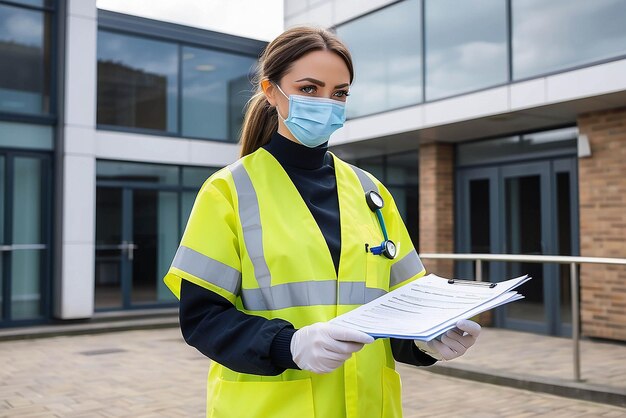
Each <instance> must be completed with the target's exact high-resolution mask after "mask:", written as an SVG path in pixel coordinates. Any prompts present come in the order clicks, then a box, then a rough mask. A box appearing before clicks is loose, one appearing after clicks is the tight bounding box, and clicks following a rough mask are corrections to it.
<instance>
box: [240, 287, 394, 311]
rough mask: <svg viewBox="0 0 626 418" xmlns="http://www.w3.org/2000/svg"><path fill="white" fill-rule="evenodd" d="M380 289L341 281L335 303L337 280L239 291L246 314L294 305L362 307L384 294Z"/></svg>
mask: <svg viewBox="0 0 626 418" xmlns="http://www.w3.org/2000/svg"><path fill="white" fill-rule="evenodd" d="M385 293H386V292H385V290H383V289H373V288H368V287H365V283H363V282H340V283H339V301H337V281H336V280H315V281H308V282H295V283H284V284H278V285H275V286H271V287H269V288H265V289H242V290H241V299H242V302H243V306H244V308H246V309H247V310H249V311H270V310H276V309H285V308H293V307H296V306H320V305H335V304H337V303H339V304H340V305H362V304H364V303H367V302H369V301H372V300H374V299H376V298H377V297H379V296H382V295H384V294H385Z"/></svg>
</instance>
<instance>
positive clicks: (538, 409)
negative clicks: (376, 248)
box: [0, 328, 626, 418]
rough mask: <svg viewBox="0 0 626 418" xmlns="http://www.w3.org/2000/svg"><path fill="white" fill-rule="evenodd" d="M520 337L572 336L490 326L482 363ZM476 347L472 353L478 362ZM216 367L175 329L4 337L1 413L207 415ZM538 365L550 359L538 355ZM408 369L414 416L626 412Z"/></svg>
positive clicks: (592, 370)
mask: <svg viewBox="0 0 626 418" xmlns="http://www.w3.org/2000/svg"><path fill="white" fill-rule="evenodd" d="M499 336H500V337H502V336H504V337H506V338H505V339H506V341H500V339H501V338H498V337H499ZM541 338H546V337H539V339H538V341H544V342H545V341H546V340H542V339H541ZM518 340H521V341H522V342H527V343H528V346H527V347H526V350H520V349H517V352H520V353H522V352H525V353H526V354H525V356H526V357H532V356H531V355H530V354H533V353H534V354H535V357H537V356H536V350H539V349H542V350H544V351H545V349H546V348H550V344H555V345H559V344H560V343H562V342H563V341H565V342H567V340H562V339H555V340H557V341H548V343H546V344H548V345H545V344H544V346H542V347H538V346H537V344H539V343H538V342H535V341H534V337H533V336H532V334H521V333H510V332H508V331H507V332H503V331H502V330H485V333H484V337H483V336H481V340H479V345H478V346H477V347H474V348H473V349H472V350H471V351H470V353H471V356H472V357H473V361H474V362H476V363H477V364H482V363H481V362H483V361H485V360H484V358H485V357H489V358H490V360H491V361H492V363H491V364H490V367H495V366H497V365H501V364H505V360H504V359H505V358H506V357H507V356H506V355H505V354H506V353H507V352H508V353H509V354H508V358H509V360H510V358H511V355H515V353H516V351H515V350H513V349H512V348H511V347H514V346H515V345H516V344H518V343H519V342H520V341H518ZM500 345H501V346H502V347H501V348H500ZM586 348H587V347H584V349H586ZM592 348H593V349H594V350H596V349H597V344H596V343H594V345H593V347H592ZM600 348H601V349H602V350H600V351H598V354H594V359H595V364H592V363H590V364H589V365H586V363H585V361H584V360H585V354H586V353H585V352H583V365H584V368H583V376H588V377H589V379H591V380H594V381H605V383H606V381H612V382H614V383H616V384H617V385H618V386H620V385H624V384H625V382H624V376H626V374H622V375H621V376H622V379H620V376H619V374H614V372H611V371H602V370H596V369H602V368H605V367H607V364H610V363H611V361H615V362H621V364H614V366H616V367H617V369H618V372H616V373H619V370H622V371H623V370H624V369H623V368H624V367H626V362H625V361H623V357H620V355H621V354H620V353H623V351H624V350H626V347H624V346H621V345H614V344H607V345H606V347H604V346H602V345H601V347H600ZM496 349H497V351H495V350H496ZM529 349H530V350H529ZM533 349H536V350H533ZM583 351H584V350H583ZM470 353H468V358H467V359H463V361H472V357H470ZM566 354H569V353H565V351H564V350H562V351H555V352H552V354H550V355H549V356H548V357H549V358H548V359H546V360H545V361H546V362H548V364H550V365H554V366H555V367H557V368H560V366H558V364H559V363H563V364H567V359H566V360H565V361H564V362H563V361H561V360H558V359H557V358H561V357H564V356H566ZM596 355H597V356H600V357H596ZM605 357H613V360H609V361H607V360H606V358H605ZM514 358H515V357H514ZM518 359H519V358H518ZM555 359H557V360H558V361H557V360H555ZM458 361H461V359H458ZM509 363H510V361H509ZM519 363H522V362H518V363H517V364H519ZM207 366H208V360H207V359H205V358H204V357H203V356H202V355H200V354H199V353H197V352H196V351H195V350H194V349H193V348H191V347H188V346H187V345H185V343H184V342H183V341H182V339H181V337H180V331H179V330H178V329H175V328H172V329H161V330H143V331H126V332H116V333H108V334H99V335H81V336H67V337H54V338H46V339H35V340H19V341H6V342H2V343H0V417H131V416H132V417H203V416H204V410H205V405H204V402H205V401H204V399H205V382H206V380H205V379H206V371H207ZM516 367H518V366H516ZM519 367H522V366H521V365H520V366H519ZM528 367H530V366H528ZM620 367H622V369H620ZM532 368H533V369H535V368H536V369H542V368H544V365H543V364H540V363H537V364H535V363H533V366H532ZM398 369H399V371H400V373H401V375H402V377H403V382H404V384H403V392H404V411H405V417H406V418H415V417H437V416H455V417H470V416H471V417H536V416H550V417H561V416H562V417H626V409H624V408H619V407H615V406H610V405H603V404H600V403H593V402H586V401H581V400H577V399H568V398H562V397H558V396H552V395H547V394H542V393H536V392H529V391H524V390H519V389H513V388H507V387H499V386H495V385H490V384H486V383H478V382H474V381H468V380H462V379H455V378H451V377H446V376H441V375H437V374H433V373H430V372H428V371H426V370H423V369H417V368H414V367H410V366H403V365H400V366H399V367H398ZM566 369H567V368H566V367H565V366H564V368H563V371H564V372H566V371H567V370H566ZM525 371H526V372H528V370H525ZM537 371H540V370H537Z"/></svg>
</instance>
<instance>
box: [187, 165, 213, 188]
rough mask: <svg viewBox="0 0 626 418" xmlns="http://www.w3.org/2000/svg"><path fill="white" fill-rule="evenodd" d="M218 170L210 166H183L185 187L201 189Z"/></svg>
mask: <svg viewBox="0 0 626 418" xmlns="http://www.w3.org/2000/svg"><path fill="white" fill-rule="evenodd" d="M216 171H217V170H216V169H215V168H209V167H183V187H193V188H194V189H200V187H201V186H202V184H203V183H204V182H205V180H206V179H208V178H209V177H210V176H211V174H213V173H215V172H216Z"/></svg>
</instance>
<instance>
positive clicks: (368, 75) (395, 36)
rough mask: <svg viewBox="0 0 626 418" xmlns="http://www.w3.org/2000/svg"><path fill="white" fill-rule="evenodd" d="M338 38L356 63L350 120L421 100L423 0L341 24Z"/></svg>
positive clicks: (350, 99) (395, 5) (408, 1)
mask: <svg viewBox="0 0 626 418" xmlns="http://www.w3.org/2000/svg"><path fill="white" fill-rule="evenodd" d="M337 35H338V36H339V37H340V38H341V39H342V40H343V41H344V42H345V43H346V44H347V46H348V48H349V49H350V53H351V54H352V58H353V60H354V71H355V78H354V82H353V84H352V87H351V88H350V93H351V97H350V98H349V99H348V104H347V108H346V109H347V114H348V117H350V118H354V117H358V116H364V115H368V114H372V113H377V112H383V111H386V110H391V109H395V108H399V107H402V106H408V105H413V104H417V103H419V102H421V101H422V100H423V94H422V58H421V55H422V48H421V3H420V0H406V1H403V2H400V3H397V4H394V5H392V6H389V7H386V8H384V9H381V10H380V11H377V12H375V13H372V14H370V15H366V16H364V17H362V18H359V19H357V20H354V21H352V22H349V23H346V24H345V25H341V26H339V27H337Z"/></svg>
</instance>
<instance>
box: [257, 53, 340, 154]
mask: <svg viewBox="0 0 626 418" xmlns="http://www.w3.org/2000/svg"><path fill="white" fill-rule="evenodd" d="M279 86H280V88H281V89H282V90H283V92H284V93H285V95H287V97H289V95H291V94H296V95H301V96H307V97H324V98H330V99H333V100H337V101H340V102H345V101H346V98H347V97H348V90H349V88H350V71H349V70H348V66H347V65H346V63H345V62H344V61H343V59H342V58H341V57H340V56H339V55H337V54H336V53H334V52H332V51H328V50H321V51H313V52H309V53H308V54H306V55H303V56H302V57H301V58H300V59H298V60H297V61H295V62H294V63H293V64H292V66H291V68H290V69H289V71H288V72H287V73H286V74H285V75H284V76H283V78H282V79H281V80H280V82H279ZM263 91H264V92H265V95H266V97H267V100H268V101H269V103H270V104H271V105H272V106H276V107H277V110H278V112H279V113H280V115H281V116H282V118H284V119H286V118H287V117H288V115H289V99H288V98H287V97H285V96H284V95H283V94H282V93H281V92H280V90H278V89H277V88H276V87H275V86H274V85H273V84H271V83H267V82H266V83H264V84H263ZM278 133H280V134H281V135H283V136H285V137H287V138H289V139H291V140H292V141H294V142H298V141H297V140H296V139H295V138H294V137H293V135H292V134H291V132H289V129H287V127H286V126H285V124H284V123H283V121H282V120H281V118H278Z"/></svg>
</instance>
